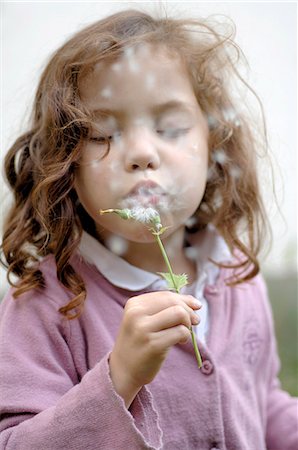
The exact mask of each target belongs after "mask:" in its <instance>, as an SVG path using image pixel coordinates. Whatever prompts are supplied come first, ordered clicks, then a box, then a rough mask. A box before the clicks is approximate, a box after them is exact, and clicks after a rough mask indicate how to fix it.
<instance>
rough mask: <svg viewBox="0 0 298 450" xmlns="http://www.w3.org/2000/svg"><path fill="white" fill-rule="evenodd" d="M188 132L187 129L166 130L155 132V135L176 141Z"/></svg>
mask: <svg viewBox="0 0 298 450" xmlns="http://www.w3.org/2000/svg"><path fill="white" fill-rule="evenodd" d="M188 131H189V128H166V129H164V130H156V133H157V134H160V135H162V136H163V137H165V138H167V139H176V138H178V137H180V136H183V135H184V134H186V133H187V132H188Z"/></svg>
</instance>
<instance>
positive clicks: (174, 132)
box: [90, 128, 189, 145]
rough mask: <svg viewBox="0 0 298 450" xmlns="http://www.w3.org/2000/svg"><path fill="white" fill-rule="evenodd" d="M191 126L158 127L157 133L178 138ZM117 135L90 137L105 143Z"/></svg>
mask: <svg viewBox="0 0 298 450" xmlns="http://www.w3.org/2000/svg"><path fill="white" fill-rule="evenodd" d="M188 131H189V128H165V129H164V130H160V129H157V130H156V133H157V134H158V135H160V136H162V137H163V138H165V139H177V138H178V137H180V136H183V135H184V134H186V133H188ZM116 134H117V136H119V133H116ZM114 137H115V135H111V136H107V137H103V136H99V137H96V136H94V137H90V141H91V142H96V143H97V144H99V145H104V144H106V143H107V142H112V141H113V139H114Z"/></svg>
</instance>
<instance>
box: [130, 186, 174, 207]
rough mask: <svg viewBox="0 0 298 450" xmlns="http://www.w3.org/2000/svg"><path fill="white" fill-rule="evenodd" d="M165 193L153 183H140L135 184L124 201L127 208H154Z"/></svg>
mask: <svg viewBox="0 0 298 450" xmlns="http://www.w3.org/2000/svg"><path fill="white" fill-rule="evenodd" d="M165 195H166V193H165V191H164V190H163V189H162V187H161V186H159V185H158V184H157V183H155V182H154V181H151V180H149V181H142V182H140V183H137V184H136V185H135V186H134V187H133V188H132V189H131V190H130V191H129V193H128V194H127V195H126V196H125V198H124V201H125V204H126V206H127V207H134V206H136V205H141V206H145V207H148V206H156V205H158V204H159V203H160V201H161V199H162V198H163V197H165Z"/></svg>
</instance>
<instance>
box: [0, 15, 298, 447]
mask: <svg viewBox="0 0 298 450" xmlns="http://www.w3.org/2000/svg"><path fill="white" fill-rule="evenodd" d="M235 56H236V58H235ZM238 56H239V51H238V49H237V47H236V46H235V44H233V41H232V37H231V36H229V37H223V36H221V35H220V34H218V33H217V32H216V31H215V29H213V28H212V27H211V26H210V24H208V22H207V21H196V20H174V19H168V18H162V19H154V18H153V17H151V16H150V15H147V14H145V13H141V12H137V11H126V12H120V13H118V14H115V15H112V16H110V17H108V18H106V19H104V20H101V21H98V22H96V23H94V24H93V25H91V26H89V27H87V28H86V29H84V30H82V31H81V32H79V33H78V34H76V35H75V36H74V37H73V38H72V39H70V40H69V41H68V42H66V43H65V45H63V46H62V47H61V48H60V49H59V50H58V51H57V52H56V53H55V54H54V55H53V57H52V59H51V60H50V62H49V64H48V66H47V67H46V69H45V70H44V73H43V74H42V77H41V80H40V84H39V87H38V90H37V93H36V98H35V104H34V113H33V117H32V127H31V129H30V130H29V131H28V132H27V133H25V134H24V135H22V136H21V137H20V138H19V139H17V141H16V142H15V144H14V145H13V146H12V148H11V149H10V151H9V153H8V155H7V157H6V162H5V170H6V176H7V179H8V182H9V184H10V186H11V188H12V190H13V192H14V205H13V206H12V208H11V210H10V212H9V215H8V217H7V220H6V225H5V229H4V237H3V243H2V253H3V258H4V259H5V261H6V265H7V267H8V276H9V278H10V280H11V284H13V285H14V288H12V289H11V290H10V291H9V292H8V294H7V296H6V298H5V299H4V301H3V303H2V309H1V325H0V330H1V356H0V358H1V375H0V383H1V400H0V408H1V414H2V416H1V417H2V420H1V430H2V432H1V438H0V442H1V444H0V447H1V449H7V450H11V449H18V450H20V449H24V450H25V449H26V450H28V449H30V450H34V449H38V450H40V449H49V450H55V449H56V450H58V449H62V448H65V449H97V448H99V449H111V450H115V449H121V450H124V449H138V450H139V449H166V450H174V449H179V450H181V449H211V448H213V449H229V450H231V449H241V450H243V449H247V450H252V449H258V450H262V449H265V448H268V449H274V450H278V449H280V450H286V449H294V448H297V439H298V432H297V422H296V419H297V417H296V414H297V409H296V408H297V403H296V402H295V401H294V399H291V398H290V397H289V395H288V394H287V393H285V392H283V391H282V390H281V389H280V386H279V382H278V379H277V373H278V370H279V361H278V356H277V352H276V345H275V339H274V331H273V323H272V317H271V312H270V307H269V302H268V299H267V294H266V287H265V285H264V282H263V280H262V278H261V276H260V275H259V274H258V272H259V266H258V261H257V255H258V252H259V249H260V243H261V241H262V234H261V229H262V225H263V224H264V222H265V219H264V214H263V208H262V203H261V199H260V194H259V188H258V181H257V175H256V164H255V156H256V148H257V142H256V140H255V137H254V132H253V130H252V127H251V125H250V123H249V122H248V120H246V118H245V116H244V115H242V114H241V111H240V110H239V108H238V107H237V106H236V103H235V101H234V100H233V98H232V96H231V93H230V92H229V91H230V88H232V87H233V88H234V86H235V85H233V84H232V83H231V80H232V77H233V76H234V77H235V79H236V80H241V77H240V76H239V75H238V72H237V69H236V68H235V67H234V65H235V64H236V60H237V58H238ZM235 83H236V82H235ZM135 206H137V207H140V208H141V210H142V211H143V212H145V214H146V211H148V209H151V210H152V209H154V211H156V212H158V214H159V215H160V217H161V220H162V223H163V225H165V226H166V227H167V228H166V230H165V232H164V233H163V240H164V245H165V247H166V249H167V252H168V254H169V257H170V258H171V260H172V263H173V268H174V271H175V272H176V273H183V272H184V273H187V274H188V278H189V280H188V281H189V282H188V285H187V286H186V287H184V288H183V289H182V291H181V293H180V294H177V293H174V292H171V291H169V290H167V287H166V283H165V281H163V279H162V277H161V276H160V275H159V274H157V273H156V272H158V271H164V270H165V268H164V262H163V259H162V256H161V254H160V252H159V248H158V247H157V245H156V243H155V241H154V236H153V235H152V233H151V231H150V230H149V226H148V225H147V224H146V223H145V224H144V223H140V222H139V221H137V220H134V221H130V220H127V221H124V220H123V219H122V218H121V217H118V216H116V215H113V214H104V215H100V214H99V211H100V210H105V209H109V208H118V209H119V208H127V209H131V208H135ZM240 229H241V232H240ZM244 232H246V233H244ZM242 236H246V238H245V239H242ZM12 275H16V276H17V281H13V280H15V278H14V279H11V276H12ZM198 311H199V315H200V319H199V315H198ZM199 321H200V325H199V326H198V327H197V328H196V335H197V341H198V346H199V350H200V353H201V355H202V358H203V366H202V368H201V369H198V367H197V364H196V360H195V357H194V353H193V347H192V344H191V342H190V341H189V335H190V333H189V328H190V327H191V326H192V325H196V324H198V322H199ZM182 344H183V345H182Z"/></svg>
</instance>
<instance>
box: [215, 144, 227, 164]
mask: <svg viewBox="0 0 298 450" xmlns="http://www.w3.org/2000/svg"><path fill="white" fill-rule="evenodd" d="M211 158H212V160H213V161H214V162H216V163H218V164H225V163H226V162H227V160H228V158H227V155H226V153H225V151H224V150H223V149H222V148H219V149H217V150H214V151H213V152H212V155H211Z"/></svg>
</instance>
